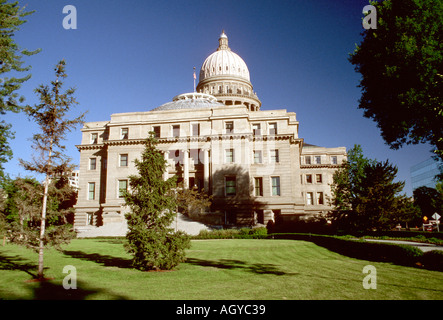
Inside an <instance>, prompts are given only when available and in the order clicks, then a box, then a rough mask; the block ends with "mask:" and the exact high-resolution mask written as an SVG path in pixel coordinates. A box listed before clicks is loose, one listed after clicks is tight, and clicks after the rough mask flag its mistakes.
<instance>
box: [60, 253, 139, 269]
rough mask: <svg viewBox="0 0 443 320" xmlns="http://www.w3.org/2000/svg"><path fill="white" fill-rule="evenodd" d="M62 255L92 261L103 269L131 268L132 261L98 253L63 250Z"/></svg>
mask: <svg viewBox="0 0 443 320" xmlns="http://www.w3.org/2000/svg"><path fill="white" fill-rule="evenodd" d="M63 254H65V255H68V256H71V257H73V258H75V259H80V260H85V261H92V262H96V263H99V264H102V265H103V266H105V267H118V268H125V269H126V268H133V266H132V260H131V259H126V258H120V257H113V256H108V255H102V254H98V253H85V252H83V251H68V250H64V251H63Z"/></svg>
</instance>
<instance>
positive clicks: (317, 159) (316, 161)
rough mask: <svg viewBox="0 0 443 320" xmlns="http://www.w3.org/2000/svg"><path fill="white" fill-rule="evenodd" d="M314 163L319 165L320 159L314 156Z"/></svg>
mask: <svg viewBox="0 0 443 320" xmlns="http://www.w3.org/2000/svg"><path fill="white" fill-rule="evenodd" d="M315 163H316V164H321V157H320V156H315Z"/></svg>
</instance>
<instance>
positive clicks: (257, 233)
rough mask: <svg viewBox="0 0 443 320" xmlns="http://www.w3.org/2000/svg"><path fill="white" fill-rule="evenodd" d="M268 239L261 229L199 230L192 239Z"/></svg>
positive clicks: (264, 229)
mask: <svg viewBox="0 0 443 320" xmlns="http://www.w3.org/2000/svg"><path fill="white" fill-rule="evenodd" d="M267 237H268V232H267V229H266V228H264V227H261V228H253V229H250V228H242V229H220V230H211V231H208V230H201V231H200V233H199V234H198V235H196V236H193V237H192V239H200V240H201V239H266V238H267Z"/></svg>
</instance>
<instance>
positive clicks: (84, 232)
mask: <svg viewBox="0 0 443 320" xmlns="http://www.w3.org/2000/svg"><path fill="white" fill-rule="evenodd" d="M170 227H171V228H173V229H174V230H181V231H184V232H185V233H187V234H189V235H197V234H199V232H200V230H210V228H209V227H208V226H206V225H205V224H203V223H200V222H197V221H194V220H192V219H190V218H188V217H186V216H184V215H182V214H180V213H179V214H178V217H177V219H174V221H173V223H172V224H171V226H170ZM75 229H76V231H77V238H96V237H124V236H125V235H126V233H127V232H128V225H127V223H126V220H125V221H123V222H113V223H108V224H106V225H104V226H101V227H94V226H84V227H76V228H75Z"/></svg>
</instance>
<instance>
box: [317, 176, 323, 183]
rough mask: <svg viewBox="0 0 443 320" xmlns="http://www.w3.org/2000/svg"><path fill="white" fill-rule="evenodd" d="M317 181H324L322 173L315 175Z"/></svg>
mask: <svg viewBox="0 0 443 320" xmlns="http://www.w3.org/2000/svg"><path fill="white" fill-rule="evenodd" d="M315 181H316V182H317V183H322V182H323V178H322V175H321V174H316V175H315Z"/></svg>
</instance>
